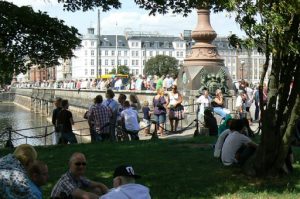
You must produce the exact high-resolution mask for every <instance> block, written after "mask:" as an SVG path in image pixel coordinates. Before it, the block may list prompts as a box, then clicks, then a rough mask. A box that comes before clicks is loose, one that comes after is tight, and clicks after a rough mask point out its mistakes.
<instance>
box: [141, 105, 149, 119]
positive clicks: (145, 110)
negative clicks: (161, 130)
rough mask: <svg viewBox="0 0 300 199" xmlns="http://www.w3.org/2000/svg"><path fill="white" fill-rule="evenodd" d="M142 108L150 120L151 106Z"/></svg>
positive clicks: (146, 117) (145, 117) (145, 116)
mask: <svg viewBox="0 0 300 199" xmlns="http://www.w3.org/2000/svg"><path fill="white" fill-rule="evenodd" d="M142 110H143V113H144V119H146V120H150V116H149V111H150V108H149V107H143V109H142Z"/></svg>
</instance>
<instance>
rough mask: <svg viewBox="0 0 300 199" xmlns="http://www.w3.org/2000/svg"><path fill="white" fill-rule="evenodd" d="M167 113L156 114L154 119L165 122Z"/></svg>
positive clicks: (157, 121) (159, 122) (158, 122)
mask: <svg viewBox="0 0 300 199" xmlns="http://www.w3.org/2000/svg"><path fill="white" fill-rule="evenodd" d="M166 118H167V117H166V114H160V115H154V120H155V122H156V123H157V124H163V123H165V122H166Z"/></svg>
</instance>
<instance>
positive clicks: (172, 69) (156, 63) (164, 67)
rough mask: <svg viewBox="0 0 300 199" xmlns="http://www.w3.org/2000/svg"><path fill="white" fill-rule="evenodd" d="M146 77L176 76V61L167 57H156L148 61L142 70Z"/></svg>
mask: <svg viewBox="0 0 300 199" xmlns="http://www.w3.org/2000/svg"><path fill="white" fill-rule="evenodd" d="M144 73H145V74H146V75H158V76H161V75H167V74H175V75H177V74H178V61H177V60H176V59H175V58H174V57H170V56H167V55H157V56H155V57H152V58H151V59H149V60H148V61H147V62H146V64H145V68H144Z"/></svg>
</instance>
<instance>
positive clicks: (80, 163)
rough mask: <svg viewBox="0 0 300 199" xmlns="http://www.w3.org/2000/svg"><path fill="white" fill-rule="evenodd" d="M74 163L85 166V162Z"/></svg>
mask: <svg viewBox="0 0 300 199" xmlns="http://www.w3.org/2000/svg"><path fill="white" fill-rule="evenodd" d="M75 165H76V166H78V167H79V166H80V165H82V166H86V162H75Z"/></svg>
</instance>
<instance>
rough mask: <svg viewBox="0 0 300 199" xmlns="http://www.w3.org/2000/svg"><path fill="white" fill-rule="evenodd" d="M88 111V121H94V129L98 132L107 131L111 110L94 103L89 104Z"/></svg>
mask: <svg viewBox="0 0 300 199" xmlns="http://www.w3.org/2000/svg"><path fill="white" fill-rule="evenodd" d="M89 112H90V116H89V121H92V122H93V123H94V130H95V131H96V132H98V133H109V123H110V118H111V116H112V112H111V110H110V109H109V108H108V107H107V106H105V105H103V104H95V105H93V106H91V108H90V110H89Z"/></svg>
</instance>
